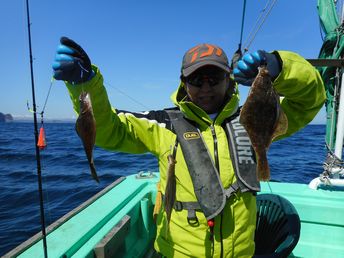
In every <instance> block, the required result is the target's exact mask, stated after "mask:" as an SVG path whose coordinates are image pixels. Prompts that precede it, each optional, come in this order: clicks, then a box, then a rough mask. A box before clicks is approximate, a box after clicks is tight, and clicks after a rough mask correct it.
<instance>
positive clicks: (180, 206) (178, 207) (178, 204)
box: [174, 201, 183, 211]
mask: <svg viewBox="0 0 344 258" xmlns="http://www.w3.org/2000/svg"><path fill="white" fill-rule="evenodd" d="M174 209H175V210H176V211H182V210H183V203H182V202H179V201H176V202H175V203H174Z"/></svg>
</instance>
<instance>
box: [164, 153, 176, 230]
mask: <svg viewBox="0 0 344 258" xmlns="http://www.w3.org/2000/svg"><path fill="white" fill-rule="evenodd" d="M167 158H168V170H167V183H166V188H165V205H164V206H165V212H166V215H167V230H168V228H169V225H170V220H171V214H172V209H173V206H174V203H175V200H176V176H175V164H176V163H177V162H176V160H175V159H174V157H173V156H172V155H168V157H167Z"/></svg>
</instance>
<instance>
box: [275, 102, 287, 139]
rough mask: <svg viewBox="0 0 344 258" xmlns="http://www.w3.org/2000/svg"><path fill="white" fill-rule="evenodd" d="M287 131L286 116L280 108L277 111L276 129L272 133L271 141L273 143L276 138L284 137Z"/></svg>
mask: <svg viewBox="0 0 344 258" xmlns="http://www.w3.org/2000/svg"><path fill="white" fill-rule="evenodd" d="M287 130H288V118H287V115H286V114H285V113H284V111H283V109H282V108H281V107H280V109H279V117H278V122H277V125H276V128H275V130H274V133H273V134H272V141H274V140H275V139H276V138H277V137H279V136H281V135H284V134H285V133H286V132H287Z"/></svg>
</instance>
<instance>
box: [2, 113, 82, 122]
mask: <svg viewBox="0 0 344 258" xmlns="http://www.w3.org/2000/svg"><path fill="white" fill-rule="evenodd" d="M75 121H76V118H44V122H45V123H75ZM6 122H16V123H33V116H15V115H11V114H4V113H1V112H0V123H6ZM37 122H38V123H40V122H41V118H40V117H37Z"/></svg>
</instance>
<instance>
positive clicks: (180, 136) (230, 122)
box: [166, 110, 260, 222]
mask: <svg viewBox="0 0 344 258" xmlns="http://www.w3.org/2000/svg"><path fill="white" fill-rule="evenodd" d="M166 111H167V113H168V115H169V117H170V119H171V123H172V125H173V129H174V131H175V133H176V134H177V141H178V142H179V144H180V146H181V149H182V152H183V155H184V157H185V161H186V164H187V167H188V169H189V173H190V176H191V179H192V183H193V186H194V191H195V195H196V198H197V201H198V202H180V201H178V200H177V201H176V203H175V205H174V208H175V209H176V210H177V211H178V210H182V209H186V210H188V221H189V222H190V221H192V220H194V219H197V218H196V217H195V211H196V210H201V211H202V212H203V213H204V215H205V217H206V218H207V220H208V221H209V220H212V219H213V218H214V217H216V216H217V215H218V214H219V213H220V212H221V211H222V210H223V208H224V207H225V204H226V201H227V199H229V198H230V197H231V196H232V195H233V194H234V193H236V192H237V191H241V192H248V191H250V192H253V193H256V192H258V191H260V185H259V181H258V180H257V177H256V162H255V154H254V152H253V148H252V146H251V142H250V140H249V137H248V134H247V132H246V130H245V129H244V127H243V126H242V125H241V124H240V123H239V116H238V114H237V115H234V116H232V117H230V118H229V119H227V121H226V122H225V126H224V127H225V131H226V134H227V139H228V144H229V149H230V158H231V160H232V163H233V167H234V172H235V177H236V182H235V183H234V184H232V185H231V186H230V187H229V188H227V189H224V187H223V185H222V182H221V179H220V176H219V172H218V170H217V168H216V167H215V165H214V162H213V160H212V158H211V157H210V154H209V152H208V150H207V147H206V145H205V143H204V141H203V138H202V135H201V132H200V131H199V129H198V128H197V127H196V126H195V125H193V124H192V122H191V121H190V120H188V119H186V118H185V117H184V115H183V113H182V112H181V111H179V110H166Z"/></svg>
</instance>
